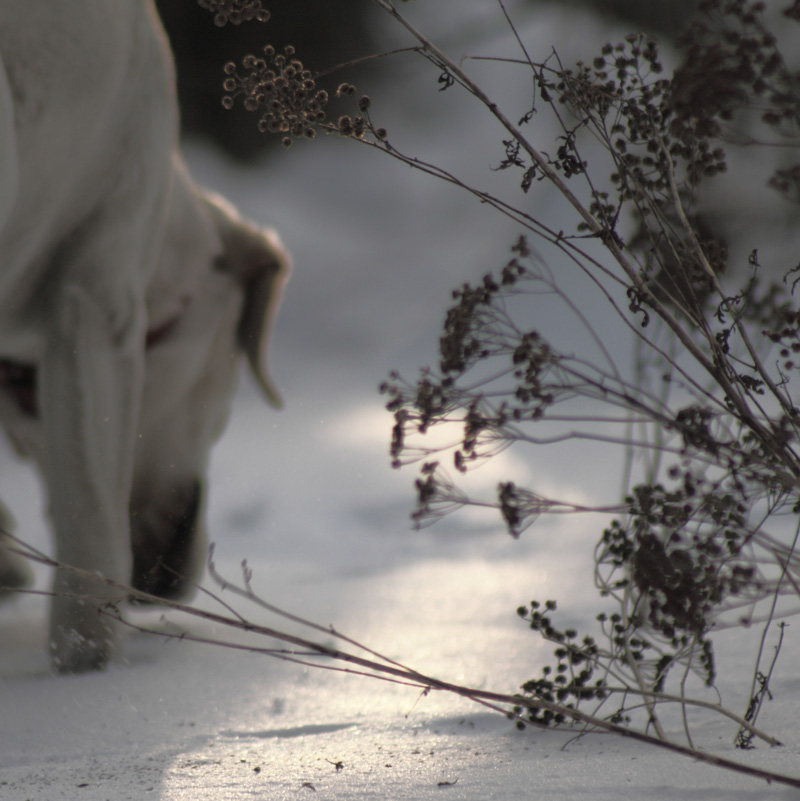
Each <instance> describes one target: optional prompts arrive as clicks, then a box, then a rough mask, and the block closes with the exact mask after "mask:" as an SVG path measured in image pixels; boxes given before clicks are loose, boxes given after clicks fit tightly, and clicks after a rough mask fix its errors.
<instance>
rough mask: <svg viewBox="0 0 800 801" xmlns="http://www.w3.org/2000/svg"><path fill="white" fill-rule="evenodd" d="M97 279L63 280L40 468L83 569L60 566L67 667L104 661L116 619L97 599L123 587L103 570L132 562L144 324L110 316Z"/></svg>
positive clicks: (49, 358) (126, 572) (55, 621)
mask: <svg viewBox="0 0 800 801" xmlns="http://www.w3.org/2000/svg"><path fill="white" fill-rule="evenodd" d="M92 288H93V286H92V283H91V282H90V281H88V280H87V281H86V283H85V284H77V283H76V282H69V283H66V284H62V285H61V286H60V287H59V293H58V299H57V302H58V308H57V309H54V311H53V314H52V316H51V327H50V331H49V334H50V336H49V341H48V343H47V349H46V353H45V356H44V359H43V362H42V366H41V394H40V405H41V415H42V423H43V426H44V441H45V442H46V443H47V446H46V449H45V452H44V454H43V456H42V461H43V465H42V467H43V470H44V473H45V476H46V480H47V485H48V488H49V491H50V511H51V515H52V518H53V525H54V528H55V535H56V549H57V557H58V559H59V561H61V562H62V563H64V564H66V565H72V566H74V567H77V568H80V569H81V570H82V571H84V573H83V574H77V573H73V572H70V571H69V570H68V569H66V568H63V569H59V570H57V571H56V577H55V588H54V589H55V593H56V594H55V597H54V598H53V606H52V613H51V625H50V650H51V656H52V659H53V664H54V665H55V667H56V668H57V669H58V670H59V671H62V672H79V671H85V670H94V669H98V668H101V667H103V666H104V665H105V663H106V662H107V661H108V659H109V658H110V657H111V656H112V655H113V653H114V650H115V647H116V640H117V637H118V633H117V631H116V628H117V627H116V626H115V625H114V624H113V621H112V619H111V618H110V617H109V616H108V615H104V614H102V612H101V611H99V608H100V607H102V604H103V602H104V600H109V599H119V598H120V592H119V591H118V590H114V589H112V588H110V587H109V586H108V585H106V584H105V583H104V582H103V581H102V580H101V578H100V577H102V578H106V579H111V580H113V581H119V582H127V581H128V579H129V576H130V571H131V556H130V547H129V534H128V516H127V513H128V497H129V493H130V483H131V475H130V473H131V464H132V460H133V443H134V439H135V431H136V424H137V419H138V412H139V402H140V394H141V386H142V380H143V359H144V356H143V352H142V347H143V346H142V342H143V331H142V328H143V326H142V325H137V324H136V321H133V320H131V321H127V322H124V323H122V324H121V323H120V321H119V320H117V321H112V319H111V317H110V313H109V311H108V310H107V309H106V308H105V305H107V304H103V305H101V304H100V303H99V302H98V301H97V300H96V299H95V298H93V297H92V296H91V294H90V292H91V289H92ZM131 308H135V303H134V304H132V306H131ZM86 573H89V574H94V575H96V576H97V577H98V578H96V579H95V578H92V576H91V575H89V576H87V575H86Z"/></svg>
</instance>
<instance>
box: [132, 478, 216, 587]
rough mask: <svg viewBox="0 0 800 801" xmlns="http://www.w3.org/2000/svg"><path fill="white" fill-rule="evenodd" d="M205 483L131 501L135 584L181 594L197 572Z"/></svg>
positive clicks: (196, 483)
mask: <svg viewBox="0 0 800 801" xmlns="http://www.w3.org/2000/svg"><path fill="white" fill-rule="evenodd" d="M202 494H203V493H202V484H201V482H200V481H199V480H195V481H193V482H191V483H190V484H188V485H186V486H184V487H183V488H180V489H175V490H173V491H172V492H171V493H169V494H168V495H166V496H165V497H159V498H151V499H148V502H146V503H138V504H136V503H132V504H131V540H132V547H133V578H132V585H133V586H134V587H135V588H136V589H137V590H141V591H142V592H146V593H149V594H150V595H157V596H158V597H159V598H179V597H181V596H183V595H185V594H186V593H187V592H188V591H189V590H190V589H191V585H192V581H193V580H194V578H195V574H196V572H197V565H196V562H197V553H198V551H199V550H200V548H199V545H200V543H198V539H199V538H201V537H202V532H201V528H202V521H201V506H202Z"/></svg>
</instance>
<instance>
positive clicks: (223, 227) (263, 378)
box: [206, 194, 291, 407]
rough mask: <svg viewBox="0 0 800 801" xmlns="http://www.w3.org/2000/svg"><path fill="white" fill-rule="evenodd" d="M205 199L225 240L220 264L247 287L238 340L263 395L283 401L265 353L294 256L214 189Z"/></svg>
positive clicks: (275, 403)
mask: <svg viewBox="0 0 800 801" xmlns="http://www.w3.org/2000/svg"><path fill="white" fill-rule="evenodd" d="M206 200H207V202H208V204H209V206H210V207H211V211H212V215H213V216H214V219H215V220H216V223H217V227H218V231H219V234H220V238H221V240H222V246H223V253H222V256H221V259H220V262H219V268H220V269H222V270H224V271H225V272H227V273H229V274H230V275H232V276H234V277H235V278H237V279H238V280H239V281H241V283H242V287H243V289H244V305H243V306H242V314H241V317H240V318H239V328H238V331H237V337H238V341H239V345H240V346H241V348H242V350H243V351H244V353H245V356H246V357H247V362H248V364H249V366H250V369H251V371H252V373H253V376H254V377H255V379H256V381H257V382H258V385H259V386H260V388H261V390H262V391H263V393H264V395H265V396H266V397H267V399H268V400H269V402H270V403H271V404H272V405H273V406H276V407H279V406H281V405H282V401H281V398H280V395H279V394H278V392H277V390H276V389H275V386H274V385H273V383H272V381H271V380H270V378H269V376H268V374H267V371H266V354H267V344H268V340H269V336H270V333H271V331H272V328H273V325H274V322H275V317H276V315H277V313H278V307H279V306H280V301H281V295H282V294H283V287H284V286H285V284H286V281H287V280H288V279H289V273H290V271H291V259H290V257H289V254H288V253H287V251H286V249H285V248H284V247H283V244H282V243H281V240H280V239H279V237H278V235H277V234H276V233H275V232H274V231H272V230H270V229H266V228H259V227H258V226H256V225H254V224H253V223H250V222H247V221H246V220H243V219H242V218H241V217H240V216H239V214H238V212H237V211H236V209H234V208H233V206H231V204H230V203H228V202H227V201H226V200H224V199H223V198H220V197H218V196H216V195H210V194H209V195H206Z"/></svg>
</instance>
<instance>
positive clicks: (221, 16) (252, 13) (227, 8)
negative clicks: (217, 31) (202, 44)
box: [197, 0, 270, 28]
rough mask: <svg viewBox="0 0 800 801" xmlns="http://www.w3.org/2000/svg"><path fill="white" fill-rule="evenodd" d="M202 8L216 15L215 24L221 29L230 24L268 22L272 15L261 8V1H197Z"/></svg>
mask: <svg viewBox="0 0 800 801" xmlns="http://www.w3.org/2000/svg"><path fill="white" fill-rule="evenodd" d="M197 3H198V5H199V6H200V8H204V9H206V11H210V12H211V13H212V14H213V15H214V24H215V25H218V26H219V27H220V28H221V27H223V26H224V25H227V24H228V23H229V22H230V23H231V24H233V25H239V24H241V23H242V22H250V21H251V20H256V21H258V22H268V21H269V18H270V13H269V11H267V10H266V9H265V8H262V7H261V0H197Z"/></svg>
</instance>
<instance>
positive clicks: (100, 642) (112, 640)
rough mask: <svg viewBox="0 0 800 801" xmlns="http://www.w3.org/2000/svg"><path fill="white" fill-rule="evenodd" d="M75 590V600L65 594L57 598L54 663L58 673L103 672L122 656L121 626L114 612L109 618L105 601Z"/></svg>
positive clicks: (52, 637) (53, 617) (53, 621)
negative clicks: (110, 663) (120, 653)
mask: <svg viewBox="0 0 800 801" xmlns="http://www.w3.org/2000/svg"><path fill="white" fill-rule="evenodd" d="M56 586H57V587H58V584H57V585H56ZM59 589H60V590H61V591H62V592H63V589H62V588H60V587H59ZM71 589H72V593H73V594H72V597H69V596H67V595H64V594H61V595H56V596H55V597H54V598H53V607H52V609H51V616H50V641H49V646H50V661H51V663H52V665H53V668H54V670H55V671H56V672H58V673H88V672H90V671H94V670H103V669H104V668H105V667H106V666H107V665H108V663H109V662H111V661H113V660H114V659H115V658H116V657H117V656H118V654H119V652H120V645H121V633H120V624H119V622H118V621H117V620H115V619H114V617H113V614H114V613H113V612H112V613H111V615H109V614H106V611H108V610H109V607H108V606H104V605H103V600H102V598H99V597H92V596H93V593H91V592H86V591H85V590H84V591H83V592H80V591H79V592H75V588H74V587H73V588H71ZM95 592H97V591H96V589H95ZM75 595H78V596H81V595H82V596H83V597H75ZM90 599H91V600H90Z"/></svg>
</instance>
